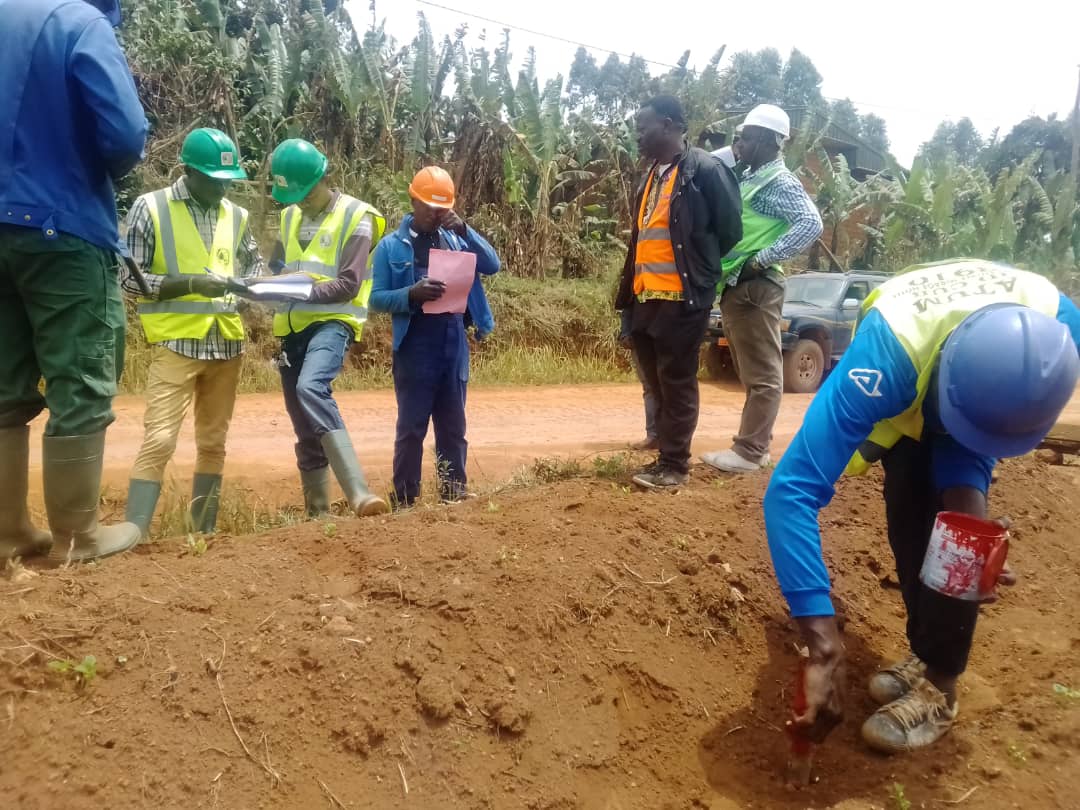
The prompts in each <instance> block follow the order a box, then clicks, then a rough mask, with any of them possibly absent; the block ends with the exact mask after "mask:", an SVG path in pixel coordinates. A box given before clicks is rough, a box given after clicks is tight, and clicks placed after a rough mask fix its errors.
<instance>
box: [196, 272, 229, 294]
mask: <svg viewBox="0 0 1080 810" xmlns="http://www.w3.org/2000/svg"><path fill="white" fill-rule="evenodd" d="M228 288H229V280H228V279H226V278H222V277H221V276H218V275H215V274H213V273H207V274H206V275H205V276H191V277H190V279H189V280H188V289H189V290H190V292H192V293H194V294H195V295H202V296H205V297H206V298H220V297H221V296H223V295H224V294H225V291H226V290H228Z"/></svg>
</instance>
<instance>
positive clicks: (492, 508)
mask: <svg viewBox="0 0 1080 810" xmlns="http://www.w3.org/2000/svg"><path fill="white" fill-rule="evenodd" d="M501 508H502V507H500V506H499V505H498V504H497V503H495V501H488V505H487V510H488V511H489V512H491V513H492V514H494V513H495V512H498V511H499V510H500V509H501Z"/></svg>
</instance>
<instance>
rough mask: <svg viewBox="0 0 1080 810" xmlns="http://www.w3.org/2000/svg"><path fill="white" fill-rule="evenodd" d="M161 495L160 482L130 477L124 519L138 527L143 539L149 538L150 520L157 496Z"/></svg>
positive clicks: (152, 516) (155, 507)
mask: <svg viewBox="0 0 1080 810" xmlns="http://www.w3.org/2000/svg"><path fill="white" fill-rule="evenodd" d="M159 497H161V482H160V481H147V480H145V479H141V478H132V479H131V480H130V481H129V482H128V496H127V510H126V511H125V512H124V520H126V521H127V522H128V523H134V524H135V525H136V526H138V527H139V532H140V533H141V534H142V539H143V540H149V539H150V522H151V521H152V520H153V519H154V510H155V509H157V502H158V498H159Z"/></svg>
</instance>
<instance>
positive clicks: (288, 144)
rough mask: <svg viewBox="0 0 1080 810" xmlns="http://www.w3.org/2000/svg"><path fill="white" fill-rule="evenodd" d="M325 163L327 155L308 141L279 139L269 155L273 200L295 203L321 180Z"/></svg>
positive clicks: (324, 170) (287, 203) (282, 202)
mask: <svg viewBox="0 0 1080 810" xmlns="http://www.w3.org/2000/svg"><path fill="white" fill-rule="evenodd" d="M327 165H329V162H328V161H327V159H326V155H324V154H323V153H322V152H320V151H319V150H318V149H316V148H315V147H314V146H313V145H312V144H310V143H308V142H307V141H305V140H303V139H301V138H290V139H289V140H287V141H282V142H281V143H280V144H278V147H277V149H275V150H274V154H273V155H271V156H270V174H271V175H273V178H274V191H273V196H274V199H275V200H277V201H278V202H279V203H281V204H282V205H296V204H297V203H298V202H300V201H301V200H303V199H304V197H306V196H307V195H308V194H310V193H311V190H312V189H313V188H315V184H316V183H318V182H319V181H320V180H322V179H323V175H325V174H326V167H327Z"/></svg>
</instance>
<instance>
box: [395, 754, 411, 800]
mask: <svg viewBox="0 0 1080 810" xmlns="http://www.w3.org/2000/svg"><path fill="white" fill-rule="evenodd" d="M397 769H398V773H400V774H401V786H402V787H403V788H405V795H406V796H408V795H409V782H408V780H407V779H405V768H404V767H402V765H401V763H400V762H399V763H398V764H397Z"/></svg>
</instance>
